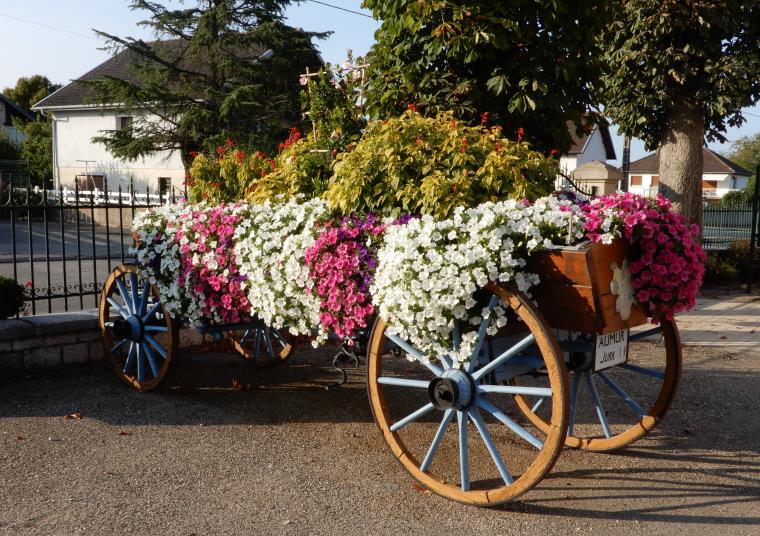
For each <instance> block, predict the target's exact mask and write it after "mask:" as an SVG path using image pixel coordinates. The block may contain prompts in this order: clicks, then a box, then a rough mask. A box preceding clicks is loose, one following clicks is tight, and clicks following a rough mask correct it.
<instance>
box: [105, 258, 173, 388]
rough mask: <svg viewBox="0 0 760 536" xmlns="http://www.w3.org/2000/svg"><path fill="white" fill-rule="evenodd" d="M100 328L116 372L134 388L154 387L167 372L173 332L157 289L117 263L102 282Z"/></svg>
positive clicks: (130, 269)
mask: <svg viewBox="0 0 760 536" xmlns="http://www.w3.org/2000/svg"><path fill="white" fill-rule="evenodd" d="M99 322H100V332H101V336H102V339H103V346H104V348H105V351H106V354H107V355H108V357H109V358H110V360H111V362H112V363H113V366H114V369H115V370H116V374H118V376H119V377H120V378H121V379H122V380H123V381H124V382H126V383H127V384H128V385H130V386H131V387H133V388H134V389H136V390H138V391H150V390H151V389H154V388H156V387H158V385H159V384H160V383H161V381H162V380H164V378H165V377H166V375H167V374H168V373H169V371H170V369H171V367H172V365H173V362H174V353H175V349H176V348H177V346H178V344H177V343H178V336H177V333H178V332H177V329H176V327H177V326H175V323H174V322H173V321H172V318H171V316H169V315H168V314H166V313H165V312H164V308H163V306H162V304H161V299H160V297H159V295H158V289H157V288H156V287H155V286H153V285H151V284H150V283H149V282H148V281H147V280H146V279H144V278H142V277H141V276H140V275H139V274H138V273H137V268H136V267H135V266H130V265H122V266H119V267H117V268H116V269H114V271H113V272H111V274H110V275H109V276H108V279H106V281H105V283H104V284H103V293H102V294H101V296H100V315H99Z"/></svg>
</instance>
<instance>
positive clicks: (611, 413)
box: [513, 320, 682, 452]
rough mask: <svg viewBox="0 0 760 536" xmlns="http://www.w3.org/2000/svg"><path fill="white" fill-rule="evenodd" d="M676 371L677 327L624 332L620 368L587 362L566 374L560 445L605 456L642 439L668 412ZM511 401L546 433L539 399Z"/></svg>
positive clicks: (665, 325)
mask: <svg viewBox="0 0 760 536" xmlns="http://www.w3.org/2000/svg"><path fill="white" fill-rule="evenodd" d="M589 361H590V360H589ZM681 368H682V351H681V340H680V338H679V336H678V328H677V327H676V324H675V322H671V321H667V320H663V321H662V322H661V323H660V325H659V326H657V327H655V328H651V327H650V328H646V327H645V328H644V329H639V330H637V331H636V332H631V333H630V335H629V346H628V361H627V362H626V363H624V364H621V365H618V366H615V367H612V368H609V369H605V370H602V371H598V372H595V371H593V370H592V368H591V367H590V363H589V364H587V366H585V367H580V368H579V369H577V370H574V371H573V372H571V379H572V382H571V388H570V420H569V423H568V432H567V439H566V440H565V441H566V445H567V446H568V447H571V448H579V449H583V450H590V451H595V452H608V451H613V450H616V449H619V448H622V447H624V446H626V445H629V444H631V443H633V442H634V441H636V440H638V439H640V438H642V437H644V436H645V435H646V434H648V433H649V432H650V431H652V430H653V429H654V428H655V427H656V426H657V424H658V423H659V422H660V420H662V418H663V416H664V415H665V413H666V412H667V410H668V409H669V408H670V405H671V403H672V401H673V397H674V396H675V394H676V390H677V389H678V384H679V382H680V379H681ZM513 383H515V382H513ZM515 401H516V402H517V405H518V407H519V408H520V410H521V411H522V412H523V413H524V414H525V416H526V417H528V419H530V421H531V422H532V423H533V424H534V425H535V426H537V427H538V428H540V429H541V430H542V431H544V432H546V431H548V430H549V426H548V422H547V420H546V416H545V413H544V412H543V410H542V400H541V398H540V397H530V396H522V395H515Z"/></svg>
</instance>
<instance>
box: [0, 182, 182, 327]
mask: <svg viewBox="0 0 760 536" xmlns="http://www.w3.org/2000/svg"><path fill="white" fill-rule="evenodd" d="M183 196H185V192H175V191H174V190H171V191H169V192H160V191H159V192H151V191H150V188H146V189H145V191H144V192H138V191H136V190H135V188H133V187H129V188H127V189H126V190H124V189H122V187H121V186H120V187H119V188H118V189H117V190H115V191H109V190H108V187H107V184H104V189H103V190H80V189H79V187H78V185H77V186H74V188H64V187H60V188H58V189H54V190H48V189H40V188H30V187H25V188H24V187H18V186H15V185H14V184H13V183H11V184H10V185H4V188H3V189H2V190H0V275H3V276H5V277H12V278H14V279H15V280H17V281H18V282H19V283H21V284H22V285H26V286H27V287H28V294H29V301H28V302H27V312H28V313H31V314H41V313H54V312H63V311H69V310H81V309H89V308H93V307H97V306H98V300H99V296H98V295H99V293H100V291H101V289H102V285H103V281H104V280H105V278H106V277H107V276H108V274H109V273H110V271H111V270H112V269H113V268H114V267H115V266H117V265H119V264H121V263H123V262H124V260H125V258H126V257H128V255H129V252H128V251H129V247H130V246H132V236H131V230H130V228H131V225H132V219H133V218H134V216H135V214H137V213H138V212H140V211H142V210H145V209H148V208H151V207H156V206H160V205H162V204H164V203H166V202H174V201H177V200H178V199H179V198H180V197H183Z"/></svg>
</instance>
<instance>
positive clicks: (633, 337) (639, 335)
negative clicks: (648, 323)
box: [628, 326, 662, 342]
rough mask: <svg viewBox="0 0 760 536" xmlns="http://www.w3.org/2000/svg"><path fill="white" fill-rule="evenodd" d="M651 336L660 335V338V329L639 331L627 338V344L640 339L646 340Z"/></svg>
mask: <svg viewBox="0 0 760 536" xmlns="http://www.w3.org/2000/svg"><path fill="white" fill-rule="evenodd" d="M653 335H660V336H661V335H662V328H660V327H659V326H658V327H656V328H652V329H647V330H645V331H640V332H638V333H631V334H630V335H629V336H628V342H631V341H638V340H641V339H646V338H647V337H651V336H653Z"/></svg>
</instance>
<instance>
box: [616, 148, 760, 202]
mask: <svg viewBox="0 0 760 536" xmlns="http://www.w3.org/2000/svg"><path fill="white" fill-rule="evenodd" d="M702 157H703V159H704V165H703V169H702V195H703V197H705V198H706V199H720V198H721V197H723V196H724V195H726V194H727V193H728V192H732V191H734V190H741V189H742V188H744V187H745V186H747V181H748V180H749V177H750V176H751V175H752V173H751V172H750V171H748V170H746V169H744V168H743V167H741V166H740V165H739V164H736V163H734V162H732V161H731V160H729V159H728V158H726V157H725V156H721V155H719V154H718V153H715V152H713V151H711V150H710V149H708V148H707V147H703V148H702ZM659 186H660V158H659V156H658V154H657V153H652V154H649V155H647V156H645V157H644V158H641V159H639V160H636V161H635V162H631V166H630V169H629V173H628V190H629V191H630V192H632V193H636V194H641V195H644V196H647V197H655V196H656V195H657V193H658V191H659Z"/></svg>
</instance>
